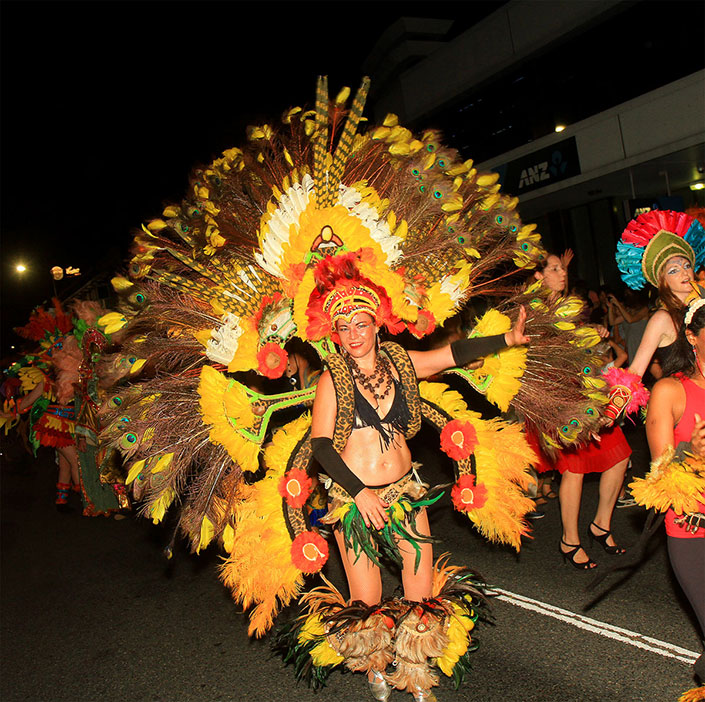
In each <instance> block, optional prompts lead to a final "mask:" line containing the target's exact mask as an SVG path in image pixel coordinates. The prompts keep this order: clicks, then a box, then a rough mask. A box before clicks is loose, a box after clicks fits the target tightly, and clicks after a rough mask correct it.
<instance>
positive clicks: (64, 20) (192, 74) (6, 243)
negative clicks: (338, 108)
mask: <svg viewBox="0 0 705 702" xmlns="http://www.w3.org/2000/svg"><path fill="white" fill-rule="evenodd" d="M502 4H504V3H502V2H497V3H488V2H479V3H473V2H462V3H460V2H458V3H432V4H430V3H420V2H419V3H416V2H388V3H380V2H354V3H347V2H341V3H336V2H290V3H278V2H198V3H191V2H155V3H147V2H115V3H105V2H78V3H67V2H49V3H40V2H27V1H23V2H8V1H4V2H2V5H0V12H1V13H2V16H1V18H0V19H1V21H2V47H1V49H2V181H1V185H2V201H1V204H2V209H1V215H2V220H1V223H2V330H3V333H2V340H1V342H2V355H3V356H4V355H5V354H6V353H7V350H8V348H9V346H10V344H16V343H17V342H18V341H20V339H19V337H17V336H16V335H15V334H14V333H13V332H12V331H11V329H12V327H13V326H15V325H18V324H23V323H24V322H25V321H26V320H27V318H28V315H29V312H30V311H31V309H32V308H33V307H34V306H36V305H38V304H40V303H41V302H43V301H44V300H46V299H48V298H50V296H51V295H52V292H53V291H52V285H53V283H52V280H51V276H50V274H49V269H50V268H51V266H53V265H58V266H61V267H63V268H66V267H67V266H74V267H80V268H81V270H82V272H83V274H84V277H85V276H89V275H90V274H91V273H93V272H95V271H100V270H111V271H115V272H117V270H119V268H120V266H121V265H122V262H123V261H124V260H125V258H126V255H127V248H128V246H129V242H130V237H131V232H132V231H133V230H134V229H135V228H136V227H139V225H140V223H141V222H142V221H145V220H147V219H150V218H151V217H154V216H158V215H159V214H160V213H161V209H162V205H163V204H164V203H165V202H172V201H178V200H180V199H181V197H182V195H183V192H184V190H185V187H186V183H187V175H188V173H189V171H190V169H191V168H192V167H193V166H195V165H197V164H200V163H207V162H209V161H210V160H212V159H213V158H215V157H217V156H218V155H219V154H220V153H221V152H222V151H223V150H224V149H226V148H229V147H231V146H235V145H238V144H239V143H241V142H242V141H243V140H244V130H245V126H246V125H248V124H251V123H257V122H261V121H265V120H271V119H277V118H278V117H279V115H280V114H281V113H282V112H283V111H284V110H286V109H287V108H288V107H290V106H293V105H300V104H309V105H310V104H311V103H312V102H313V98H314V91H315V81H316V76H317V75H318V74H328V76H329V83H330V90H331V94H332V95H335V94H336V93H337V92H338V90H339V89H340V88H341V87H342V86H344V85H349V86H351V87H352V88H353V90H354V89H355V88H356V87H357V85H358V84H359V80H360V77H361V76H362V72H363V71H362V64H363V61H364V59H365V58H366V57H367V56H368V54H369V52H370V50H371V48H372V47H373V46H374V44H375V42H376V41H377V39H378V38H379V36H380V35H381V34H382V32H383V31H384V30H385V29H386V28H387V27H388V26H389V25H390V24H391V23H392V22H393V21H394V20H395V19H397V18H398V17H400V16H402V15H407V16H411V15H415V16H427V15H428V14H429V12H432V13H433V15H434V16H438V17H453V16H454V15H458V18H457V22H456V25H457V27H458V28H459V29H462V28H466V27H467V26H470V25H472V24H473V23H474V22H475V21H477V20H479V19H481V18H482V17H483V16H484V15H486V14H487V13H488V12H490V11H492V10H493V9H496V7H499V6H500V5H502ZM454 29H455V26H454ZM20 259H22V260H23V261H24V262H25V264H26V265H27V266H28V267H29V269H30V270H29V272H28V273H27V274H25V276H24V277H23V278H19V277H18V275H17V274H16V273H15V272H14V265H15V263H16V261H18V260H20ZM75 284H76V283H75V281H74V280H67V279H65V280H63V281H59V282H58V283H56V286H57V288H58V292H59V294H60V295H61V294H62V293H65V292H66V291H67V290H69V289H70V288H69V287H67V286H71V287H75Z"/></svg>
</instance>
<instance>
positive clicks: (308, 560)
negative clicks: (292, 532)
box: [291, 531, 328, 573]
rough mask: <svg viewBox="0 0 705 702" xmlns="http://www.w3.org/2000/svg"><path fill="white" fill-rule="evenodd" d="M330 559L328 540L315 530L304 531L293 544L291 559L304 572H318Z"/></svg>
mask: <svg viewBox="0 0 705 702" xmlns="http://www.w3.org/2000/svg"><path fill="white" fill-rule="evenodd" d="M327 560H328V542H327V541H326V540H325V539H324V538H323V537H322V536H321V535H320V534H319V533H318V532H315V531H304V532H302V533H301V534H299V535H298V536H297V537H296V538H295V539H294V541H293V542H292V544H291V561H292V563H293V564H294V565H295V566H296V567H297V568H298V569H299V570H300V571H301V572H302V573H318V571H319V570H320V569H321V568H323V566H324V565H325V563H326V561H327Z"/></svg>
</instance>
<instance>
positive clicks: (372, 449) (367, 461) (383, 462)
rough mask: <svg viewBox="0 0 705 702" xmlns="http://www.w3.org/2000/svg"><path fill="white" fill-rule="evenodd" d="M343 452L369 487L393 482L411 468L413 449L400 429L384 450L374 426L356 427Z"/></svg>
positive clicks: (344, 457) (346, 459) (342, 454)
mask: <svg viewBox="0 0 705 702" xmlns="http://www.w3.org/2000/svg"><path fill="white" fill-rule="evenodd" d="M340 456H341V458H342V459H343V460H344V461H345V464H346V465H347V466H348V468H350V470H351V471H352V472H353V473H355V475H356V476H357V477H358V478H360V480H362V482H363V483H365V485H366V486H368V487H374V486H376V485H386V484H388V483H393V482H395V481H397V480H399V478H402V477H403V476H404V475H406V474H407V473H408V472H409V471H410V470H411V452H410V451H409V447H408V446H407V445H406V439H405V438H404V436H403V435H402V434H399V433H396V434H395V435H394V441H393V442H392V443H391V444H390V446H389V449H388V450H386V451H384V450H383V447H382V445H381V444H380V440H379V434H378V433H377V430H376V429H375V428H374V427H362V428H360V429H354V430H353V431H352V432H351V434H350V438H349V439H348V443H347V444H346V445H345V448H344V449H343V450H342V451H341V453H340Z"/></svg>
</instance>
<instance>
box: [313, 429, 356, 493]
mask: <svg viewBox="0 0 705 702" xmlns="http://www.w3.org/2000/svg"><path fill="white" fill-rule="evenodd" d="M311 448H312V449H313V457H314V458H315V459H316V460H317V461H318V462H319V463H320V464H321V468H323V470H324V471H325V472H326V473H327V474H328V475H329V476H330V477H331V478H332V479H333V480H335V482H336V483H338V485H340V486H341V487H342V488H343V489H344V490H346V491H347V492H349V493H350V496H351V497H355V495H357V493H358V492H360V490H362V489H363V488H364V487H365V484H364V483H363V482H362V480H360V478H358V477H357V476H356V475H355V473H353V472H352V471H351V470H350V468H348V467H347V466H346V465H345V461H344V460H343V459H342V458H341V457H340V454H339V453H338V452H337V451H336V450H335V449H334V448H333V440H332V439H329V438H328V437H327V436H317V437H316V438H315V439H311Z"/></svg>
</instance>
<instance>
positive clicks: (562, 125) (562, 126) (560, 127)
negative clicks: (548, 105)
mask: <svg viewBox="0 0 705 702" xmlns="http://www.w3.org/2000/svg"><path fill="white" fill-rule="evenodd" d="M564 129H565V124H557V125H556V130H555V131H557V132H562V131H563V130H564Z"/></svg>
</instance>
